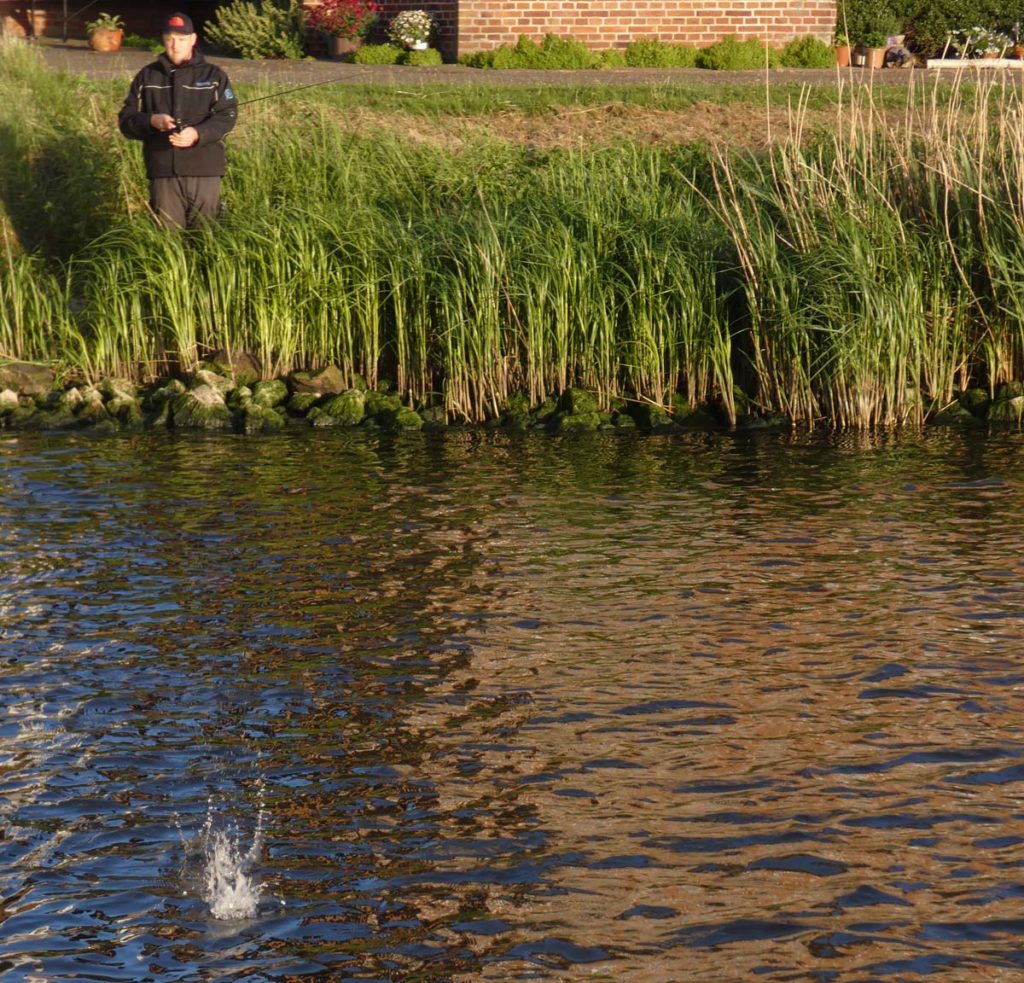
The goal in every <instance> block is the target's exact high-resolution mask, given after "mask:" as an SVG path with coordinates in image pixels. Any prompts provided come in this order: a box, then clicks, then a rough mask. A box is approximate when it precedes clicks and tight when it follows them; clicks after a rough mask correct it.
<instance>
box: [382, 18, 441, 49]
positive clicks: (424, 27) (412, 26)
mask: <svg viewBox="0 0 1024 983" xmlns="http://www.w3.org/2000/svg"><path fill="white" fill-rule="evenodd" d="M433 30H434V18H433V17H432V16H431V15H430V14H429V13H427V11H425V10H403V11H400V12H399V13H397V14H395V16H394V17H393V18H392V20H391V24H390V26H389V27H388V34H389V35H390V37H391V40H392V41H397V42H398V43H399V44H404V45H405V46H406V47H407V48H408V47H410V46H411V45H413V44H416V43H417V42H419V41H428V40H430V35H431V32H432V31H433Z"/></svg>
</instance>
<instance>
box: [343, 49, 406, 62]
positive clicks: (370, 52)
mask: <svg viewBox="0 0 1024 983" xmlns="http://www.w3.org/2000/svg"><path fill="white" fill-rule="evenodd" d="M402 54H403V52H402V49H401V48H399V47H397V46H396V45H393V44H364V45H363V46H362V47H361V48H360V49H359V50H358V51H357V52H356V53H355V56H354V58H353V59H352V60H353V61H354V62H355V63H356V64H357V65H397V64H398V60H399V59H400V58H401V57H402Z"/></svg>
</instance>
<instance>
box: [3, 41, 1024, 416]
mask: <svg viewBox="0 0 1024 983" xmlns="http://www.w3.org/2000/svg"><path fill="white" fill-rule="evenodd" d="M839 93H840V94H839V98H838V100H837V101H836V125H835V127H834V129H833V130H832V131H831V132H829V133H826V134H810V133H808V132H807V122H806V121H807V115H806V109H807V105H808V103H809V98H805V99H800V100H797V101H796V102H795V103H794V105H793V107H791V108H790V109H788V110H787V111H786V117H785V120H784V125H779V123H778V121H775V126H774V131H775V132H776V134H777V135H778V140H777V142H776V144H775V145H774V147H773V148H772V150H771V151H770V152H768V153H766V154H762V155H760V156H756V155H751V154H742V153H739V152H734V151H733V152H724V151H723V152H710V151H703V150H700V149H694V148H680V149H679V150H676V151H665V150H658V149H654V148H650V147H643V146H639V145H635V144H627V145H623V146H621V147H617V148H613V149H604V150H577V151H572V152H555V151H552V152H549V153H546V154H540V153H538V152H536V151H532V150H528V149H526V148H522V147H516V146H512V145H509V144H505V143H501V142H499V141H484V140H482V141H480V142H479V143H476V144H471V145H468V146H461V147H460V148H458V149H448V148H444V147H435V146H428V145H422V144H420V145H414V144H412V143H410V142H409V141H404V140H400V139H397V138H394V137H381V136H379V135H376V134H368V135H365V136H363V135H360V134H358V132H349V131H348V130H347V128H343V127H340V126H339V125H337V122H336V111H335V109H334V108H333V107H331V106H329V105H325V104H324V102H323V99H322V97H321V96H320V95H319V94H318V95H317V96H316V98H314V97H312V96H311V97H310V98H309V100H304V99H302V98H297V97H295V96H291V97H286V98H285V99H283V100H281V101H279V102H265V103H261V104H259V106H258V107H257V106H254V107H253V109H252V111H251V112H250V113H248V114H246V113H244V112H243V118H242V120H241V121H240V123H239V126H238V128H237V131H236V133H235V134H233V135H232V138H231V165H230V172H229V175H228V178H227V180H226V182H225V198H226V203H227V208H228V214H227V217H226V219H225V220H224V221H223V222H222V223H219V224H218V225H216V226H214V227H211V228H205V229H199V230H195V231H191V232H186V233H171V234H169V233H166V232H164V231H161V230H158V229H156V228H155V227H154V226H153V224H152V223H151V222H150V221H149V219H148V216H147V214H146V209H145V199H144V194H145V189H144V180H143V177H142V172H141V166H140V163H139V154H138V148H136V147H133V146H131V145H129V144H127V143H126V142H124V141H122V140H121V139H120V138H119V137H118V136H117V134H116V133H115V132H114V130H113V127H112V123H111V120H112V119H113V117H114V115H115V113H116V108H117V103H116V98H117V94H116V93H115V92H114V90H113V88H111V87H107V88H104V87H103V86H100V85H97V86H94V87H92V88H90V86H89V84H87V83H85V82H83V81H81V80H67V79H63V80H60V81H59V84H58V83H55V81H54V76H51V75H49V74H48V73H47V72H46V71H45V70H44V69H43V67H42V66H41V64H39V63H38V61H36V60H34V56H33V54H32V53H31V52H29V51H27V50H26V49H25V48H24V46H14V47H10V46H4V47H2V48H0V197H2V202H0V204H2V209H0V246H2V249H0V301H2V304H3V306H2V308H0V357H7V358H31V359H47V358H51V359H52V358H57V357H63V358H65V359H72V360H74V361H75V362H76V364H78V365H79V366H80V367H81V368H82V369H84V370H85V371H86V372H87V373H88V374H89V375H91V376H93V377H97V376H102V375H125V374H128V375H134V376H138V377H140V378H154V377H156V376H159V375H161V374H163V373H166V372H168V371H179V370H180V371H188V370H191V369H193V368H194V367H195V366H196V365H197V364H198V363H199V362H200V361H201V359H202V358H203V356H204V355H205V354H206V353H208V352H209V351H211V350H213V349H216V348H242V349H245V350H247V351H250V352H251V353H253V354H255V355H257V356H258V357H259V358H260V359H261V361H262V364H263V367H264V372H265V374H266V375H268V376H271V375H281V374H285V373H287V372H289V371H291V370H293V369H296V368H300V367H317V366H321V365H323V364H327V363H333V364H336V365H337V366H338V367H339V368H340V369H341V371H342V373H343V374H344V375H345V376H346V377H347V378H348V380H349V381H350V382H351V383H352V384H362V383H364V382H365V383H366V384H368V385H370V386H375V385H377V384H378V383H379V382H381V381H383V380H385V379H387V380H390V381H393V382H394V383H395V384H396V385H397V387H398V389H399V391H400V392H401V393H402V395H403V396H404V397H405V398H406V399H407V400H408V401H409V402H410V403H417V402H420V401H428V400H429V401H434V400H440V401H441V402H442V403H443V405H444V407H445V408H446V410H447V412H448V414H449V416H450V418H452V419H465V420H471V421H478V420H483V419H487V418H490V417H494V416H496V415H498V414H499V413H501V412H502V409H503V407H504V406H505V405H506V404H507V403H508V401H509V398H510V396H512V394H514V393H516V392H519V391H522V392H525V393H526V394H527V395H528V396H529V398H530V399H531V401H533V402H535V403H539V402H541V401H543V400H544V399H546V398H548V397H550V396H552V395H556V394H558V393H560V392H561V391H563V390H565V389H566V388H568V387H570V386H582V387H585V388H588V389H591V390H593V391H594V392H595V393H596V394H597V396H598V399H599V402H600V403H601V404H602V405H604V406H610V405H611V404H612V403H613V401H615V400H618V399H623V398H625V399H633V400H640V401H648V402H653V403H657V404H660V405H664V406H666V407H670V406H671V405H673V403H674V402H675V397H677V396H678V395H681V396H682V397H684V398H686V399H688V400H689V401H691V402H692V403H703V404H707V403H715V404H717V405H718V406H719V407H720V409H721V412H722V413H723V415H724V416H725V417H726V418H727V419H729V420H732V421H735V420H736V419H737V416H738V414H739V413H740V412H741V411H742V409H743V406H742V405H741V404H740V403H739V402H738V400H739V395H738V394H739V393H740V392H741V391H743V392H745V393H746V397H747V399H746V400H744V404H746V402H748V401H749V403H751V404H752V405H753V407H754V408H755V410H760V411H762V412H765V413H782V414H785V415H786V416H788V417H789V418H790V419H791V420H793V421H794V422H797V423H806V424H814V423H817V422H819V421H822V420H825V421H828V422H830V423H831V424H833V425H836V426H848V427H872V426H892V425H899V424H907V423H910V424H914V423H919V422H920V421H921V420H922V419H923V418H924V417H925V415H926V414H927V412H929V410H931V409H934V408H939V407H941V406H944V405H946V404H948V403H949V402H950V401H951V400H952V399H953V398H954V397H955V394H956V393H957V392H958V391H960V390H963V389H965V388H967V387H968V386H971V385H983V386H987V387H989V388H990V389H993V390H994V389H995V387H997V386H998V385H999V384H1000V383H1002V382H1005V381H1008V380H1010V379H1015V378H1016V379H1020V378H1024V299H1022V298H1024V293H1022V292H1021V290H1020V289H1019V287H1020V284H1021V283H1022V282H1024V191H1022V187H1024V184H1022V181H1024V110H1022V99H1021V94H1020V91H1019V90H1018V89H1017V88H1015V87H1014V86H1012V85H1009V84H1003V83H1002V82H996V81H992V82H989V83H986V84H979V85H970V86H968V85H958V86H957V85H955V86H952V87H937V86H934V85H926V86H915V87H911V89H910V90H909V91H908V93H907V94H906V98H905V105H903V106H902V107H901V108H900V109H899V110H898V111H896V110H894V109H893V108H892V104H891V96H890V95H886V97H885V98H884V99H878V98H876V96H875V94H874V93H873V92H872V91H871V90H870V89H866V88H863V87H860V86H849V87H841V88H840V90H839ZM14 105H17V106H18V111H17V112H15V111H14V109H13V108H11V107H13V106H14ZM83 107H84V108H83ZM778 111H779V110H778V109H777V108H776V109H775V110H773V112H776V113H777V112H778ZM296 114H299V120H298V122H296V121H295V117H296ZM72 161H77V162H80V164H81V168H80V169H79V170H77V171H74V173H71V171H72V168H71V166H70V165H71V162H72Z"/></svg>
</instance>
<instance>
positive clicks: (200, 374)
mask: <svg viewBox="0 0 1024 983" xmlns="http://www.w3.org/2000/svg"><path fill="white" fill-rule="evenodd" d="M202 386H207V387H209V388H210V389H215V390H216V391H217V392H218V393H220V395H221V396H226V395H227V394H228V393H229V392H231V390H232V389H234V388H235V382H234V380H233V379H231V378H230V377H228V376H226V375H219V374H218V373H216V372H211V371H210V370H209V369H199V370H198V371H197V372H196V373H195V375H193V377H192V381H191V382H190V383H189V387H188V388H189V389H198V388H200V387H202Z"/></svg>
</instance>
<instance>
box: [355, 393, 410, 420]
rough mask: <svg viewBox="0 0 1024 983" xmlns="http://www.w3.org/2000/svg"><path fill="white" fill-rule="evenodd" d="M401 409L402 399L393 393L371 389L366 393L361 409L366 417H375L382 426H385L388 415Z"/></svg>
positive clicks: (392, 414)
mask: <svg viewBox="0 0 1024 983" xmlns="http://www.w3.org/2000/svg"><path fill="white" fill-rule="evenodd" d="M400 409H402V400H401V399H400V398H399V396H397V395H396V394H395V393H384V392H381V391H380V390H371V391H370V392H368V393H367V394H366V397H365V400H364V403H363V410H364V415H365V416H366V418H367V419H375V420H377V421H378V422H379V423H380V424H381V425H382V426H387V425H388V423H389V422H390V419H389V418H390V417H393V416H394V415H395V414H396V413H398V411H399V410H400Z"/></svg>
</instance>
